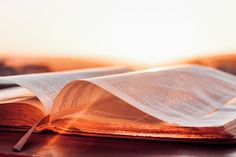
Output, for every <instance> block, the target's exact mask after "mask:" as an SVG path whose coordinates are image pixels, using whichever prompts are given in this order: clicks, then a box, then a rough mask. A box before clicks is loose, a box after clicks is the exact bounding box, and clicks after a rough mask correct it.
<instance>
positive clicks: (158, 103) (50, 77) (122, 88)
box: [0, 65, 236, 150]
mask: <svg viewBox="0 0 236 157" xmlns="http://www.w3.org/2000/svg"><path fill="white" fill-rule="evenodd" d="M0 89H1V90H0V101H1V103H0V116H1V118H0V126H1V127H0V128H1V129H5V130H25V129H29V128H30V127H32V126H34V127H33V128H31V131H30V133H31V132H33V131H35V132H40V131H43V130H52V131H54V132H57V133H61V134H73V135H86V136H105V137H122V138H140V139H154V140H176V141H201V142H219V143H232V142H235V138H236V137H235V136H236V122H235V121H236V77H235V76H233V75H230V74H227V73H224V72H221V71H219V70H215V69H211V68H206V67H203V66H196V65H180V66H172V67H164V68H153V69H147V70H142V71H132V70H130V69H126V68H119V67H118V68H115V67H109V68H94V69H85V70H79V71H68V72H54V73H45V74H30V75H18V76H8V77H1V78H0ZM30 133H29V134H28V135H27V137H28V136H29V135H30ZM27 137H25V141H26V140H27ZM23 141H24V140H23ZM23 143H24V142H23ZM23 143H22V142H20V146H19V145H17V149H18V150H20V149H21V148H22V146H23Z"/></svg>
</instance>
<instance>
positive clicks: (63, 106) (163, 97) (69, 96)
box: [52, 65, 236, 127]
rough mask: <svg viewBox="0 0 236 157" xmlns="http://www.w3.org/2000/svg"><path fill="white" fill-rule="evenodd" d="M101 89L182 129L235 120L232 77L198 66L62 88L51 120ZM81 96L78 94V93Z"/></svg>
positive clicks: (235, 88) (235, 83)
mask: <svg viewBox="0 0 236 157" xmlns="http://www.w3.org/2000/svg"><path fill="white" fill-rule="evenodd" d="M98 88H102V89H103V90H105V91H108V92H110V93H111V94H113V95H114V96H115V97H118V98H120V99H122V100H124V101H126V102H127V103H128V104H130V105H132V106H134V107H136V108H137V109H139V110H141V111H143V112H145V113H147V114H150V115H152V116H153V117H156V118H158V119H161V120H163V121H166V122H169V123H172V124H178V125H183V126H199V127H204V126H222V125H224V124H225V123H226V122H229V121H231V120H233V119H235V118H236V113H235V112H234V111H235V109H234V108H235V101H234V100H235V93H236V78H235V77H234V76H233V75H230V74H226V73H224V72H221V71H218V70H214V69H211V68H205V67H201V66H187V65H185V66H177V67H169V68H164V69H161V68H159V69H151V70H144V71H138V72H130V73H124V74H116V75H110V76H103V77H97V78H89V79H84V80H81V81H75V82H72V83H70V84H68V85H67V86H66V87H65V88H64V90H63V91H62V92H61V93H59V95H58V97H57V98H56V100H55V104H54V106H53V108H52V114H55V118H53V116H52V119H56V117H58V116H63V115H66V114H70V113H74V112H79V111H81V110H82V109H83V108H86V105H88V104H90V105H91V104H94V103H93V102H91V101H98V100H99V97H103V96H104V95H103V93H101V92H100V93H99V94H96V93H97V92H96V90H98ZM81 93H83V94H81Z"/></svg>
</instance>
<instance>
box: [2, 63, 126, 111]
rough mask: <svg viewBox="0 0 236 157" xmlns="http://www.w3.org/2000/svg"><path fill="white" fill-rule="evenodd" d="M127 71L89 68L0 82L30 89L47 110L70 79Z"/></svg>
mask: <svg viewBox="0 0 236 157" xmlns="http://www.w3.org/2000/svg"><path fill="white" fill-rule="evenodd" d="M127 71H129V70H128V69H126V68H123V67H104V68H90V69H82V70H74V71H66V72H53V73H42V74H28V75H16V76H7V77H1V78H0V85H1V84H9V83H15V84H18V85H20V86H22V87H24V88H26V89H28V90H30V91H31V92H32V93H33V94H35V96H37V97H38V98H39V100H40V101H41V102H42V103H43V104H44V105H45V108H46V110H47V111H48V112H49V111H50V109H51V106H52V104H53V101H54V99H55V97H56V95H57V94H58V93H59V91H60V90H61V89H62V88H63V86H64V85H65V84H67V83H69V82H70V81H72V80H78V79H83V78H90V77H97V76H103V75H110V74H116V73H123V72H127Z"/></svg>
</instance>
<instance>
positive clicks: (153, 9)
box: [0, 0, 236, 64]
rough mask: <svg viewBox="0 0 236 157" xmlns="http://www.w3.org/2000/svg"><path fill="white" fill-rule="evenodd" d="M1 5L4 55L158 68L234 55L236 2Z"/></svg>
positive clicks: (170, 0) (123, 0)
mask: <svg viewBox="0 0 236 157" xmlns="http://www.w3.org/2000/svg"><path fill="white" fill-rule="evenodd" d="M0 3H1V5H0V23H1V25H0V34H1V36H0V43H1V44H0V52H2V53H8V54H20V55H21V54H27V55H41V56H42V55H43V56H64V57H68V56H69V57H71V56H72V57H73V56H76V57H80V56H88V57H94V56H96V57H101V58H111V59H116V60H125V61H129V62H137V63H142V64H158V63H165V62H171V61H173V60H178V59H183V58H188V57H192V56H199V55H204V54H206V53H207V54H211V53H214V54H215V53H222V52H233V51H234V50H236V40H234V39H235V38H234V37H235V36H236V30H235V27H236V22H235V20H234V19H235V15H236V12H235V8H234V6H235V5H236V2H235V1H223V0H222V1H213V0H207V1H202V0H200V1H188V0H180V1H174V0H167V1H157V0H147V1H144V0H119V1H115V0H101V1H95V0H87V1H82V0H79V1H78V0H77V1H75V0H72V1H66V0H60V1H59V0H58V1H56V0H52V1H46V0H38V1H29V0H22V1H14V0H11V1H1V2H0Z"/></svg>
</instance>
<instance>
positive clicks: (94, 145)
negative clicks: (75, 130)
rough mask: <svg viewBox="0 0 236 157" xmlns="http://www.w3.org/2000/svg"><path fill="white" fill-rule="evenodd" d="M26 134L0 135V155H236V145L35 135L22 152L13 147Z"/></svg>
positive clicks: (148, 156) (46, 134)
mask: <svg viewBox="0 0 236 157" xmlns="http://www.w3.org/2000/svg"><path fill="white" fill-rule="evenodd" d="M22 135H23V133H15V132H11V133H6V132H0V156H47V157H51V156H52V157H53V156H68V157H73V156H98V157H99V156H102V157H106V156H112V157H116V156H125V157H126V156H135V157H139V156H146V157H150V156H151V157H153V156H155V157H156V156H157V157H158V156H181V157H183V156H184V157H185V156H207V157H211V156H212V157H216V156H220V157H223V156H230V157H231V156H236V145H209V144H196V143H195V144H194V143H180V142H160V141H147V140H128V139H112V138H94V137H81V136H62V135H58V134H53V133H40V134H33V135H32V137H31V138H30V140H29V141H28V143H27V145H26V146H25V147H24V149H23V151H22V152H16V151H13V149H12V148H13V146H14V144H15V143H16V142H17V140H18V139H19V138H20V137H21V136H22Z"/></svg>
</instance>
